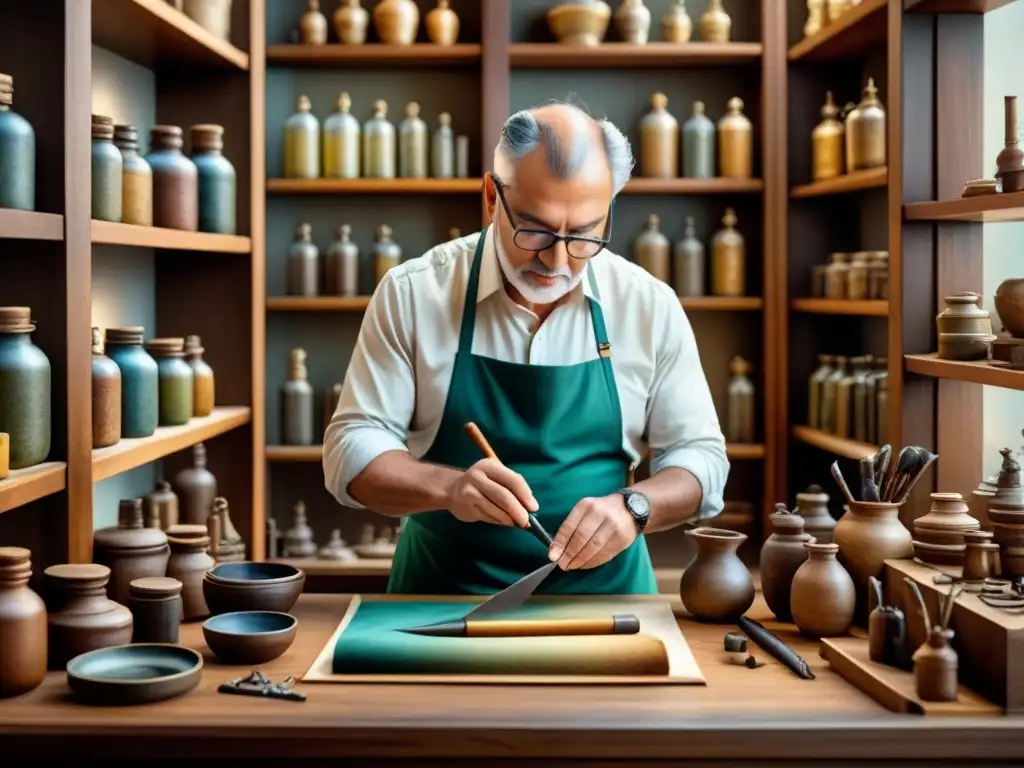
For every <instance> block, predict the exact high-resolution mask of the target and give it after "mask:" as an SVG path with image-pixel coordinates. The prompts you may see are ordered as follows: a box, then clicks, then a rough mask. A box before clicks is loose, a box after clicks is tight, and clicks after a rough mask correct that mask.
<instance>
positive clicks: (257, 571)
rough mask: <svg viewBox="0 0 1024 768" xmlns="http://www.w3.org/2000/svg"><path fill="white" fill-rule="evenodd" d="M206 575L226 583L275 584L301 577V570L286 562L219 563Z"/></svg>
mask: <svg viewBox="0 0 1024 768" xmlns="http://www.w3.org/2000/svg"><path fill="white" fill-rule="evenodd" d="M206 575H207V577H208V578H210V579H213V580H214V581H222V582H224V583H226V584H252V583H254V582H258V583H260V584H277V583H281V582H286V581H293V580H296V579H301V578H302V577H303V573H302V570H301V569H299V568H296V567H295V566H294V565H288V564H287V563H253V562H245V563H221V564H220V565H218V566H217V567H216V568H213V569H211V570H210V571H208V572H207V574H206Z"/></svg>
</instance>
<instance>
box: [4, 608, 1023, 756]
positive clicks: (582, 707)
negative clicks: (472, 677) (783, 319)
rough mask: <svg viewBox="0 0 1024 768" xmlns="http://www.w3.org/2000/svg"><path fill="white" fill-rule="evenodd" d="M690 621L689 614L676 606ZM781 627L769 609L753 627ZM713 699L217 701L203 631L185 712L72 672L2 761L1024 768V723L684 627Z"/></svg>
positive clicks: (793, 639) (42, 698) (43, 697)
mask: <svg viewBox="0 0 1024 768" xmlns="http://www.w3.org/2000/svg"><path fill="white" fill-rule="evenodd" d="M348 599H349V598H348V597H346V596H343V595H303V596H302V597H301V598H300V599H299V602H298V603H297V604H296V606H295V608H294V609H293V613H294V614H295V615H296V616H297V617H298V619H299V623H300V629H299V635H298V637H297V639H296V641H295V644H294V645H293V646H292V648H291V649H290V650H289V651H288V653H286V654H285V655H284V656H282V657H281V658H279V659H277V660H275V661H273V662H270V663H269V664H265V665H263V667H262V669H263V671H265V672H266V673H267V674H268V675H269V676H270V677H271V678H272V679H274V680H282V679H284V678H285V677H287V676H288V675H296V676H301V675H302V674H303V673H304V672H305V670H306V668H307V667H308V666H309V664H310V663H311V662H312V660H313V658H314V657H315V656H316V655H317V653H318V652H319V651H320V650H321V648H322V647H323V646H324V644H325V643H326V642H327V640H328V638H329V637H330V635H331V634H332V632H333V630H334V629H335V628H336V626H337V624H338V621H339V620H340V618H341V616H342V614H343V613H344V611H345V607H346V605H347V604H348ZM677 612H678V605H677ZM748 615H750V616H751V617H753V618H759V619H762V620H763V623H765V625H766V626H768V627H769V628H777V625H773V624H772V623H771V622H770V621H769V616H770V614H768V612H767V609H766V608H765V607H764V604H763V603H762V602H760V597H759V598H758V604H757V605H755V607H754V609H753V610H752V611H751V612H750V613H749V614H748ZM680 626H681V627H682V630H683V633H684V634H685V636H686V638H687V641H688V642H689V644H690V647H691V648H692V649H693V652H694V654H695V656H696V658H697V660H698V662H699V663H700V665H701V667H702V668H703V671H704V674H705V677H706V678H707V686H633V687H626V686H530V687H525V686H479V685H473V686H468V685H463V686H456V685H431V686H426V685H369V684H362V685H333V684H323V683H320V684H300V686H299V688H300V690H302V691H303V692H304V693H306V694H307V695H308V701H306V702H304V703H293V702H285V701H275V700H269V699H257V698H249V697H243V696H227V695H223V694H218V693H217V686H218V685H219V684H220V683H222V682H225V681H227V680H229V679H231V678H234V677H237V676H239V675H241V674H245V673H246V672H248V669H247V668H244V667H242V668H240V667H227V666H223V665H221V664H218V663H217V662H216V661H215V660H214V659H213V657H212V656H211V655H210V654H209V651H208V650H206V649H205V644H204V642H203V639H202V632H201V629H200V626H199V625H198V624H188V625H185V626H183V627H182V636H181V641H182V643H183V644H185V645H188V646H191V647H193V648H196V649H197V650H203V651H204V654H205V666H204V669H203V679H202V681H201V683H200V684H199V687H198V688H196V689H195V690H194V691H192V692H191V693H189V694H187V695H185V696H182V697H180V698H177V699H172V700H169V701H164V702H158V703H155V704H149V705H144V706H139V707H130V708H109V707H108V708H98V707H89V706H85V705H82V704H78V703H76V702H75V701H74V699H73V698H72V697H71V694H70V692H69V690H68V688H67V686H66V684H65V676H64V673H57V672H53V673H50V674H49V676H48V678H47V680H46V682H44V683H43V685H42V686H40V687H39V688H38V689H36V690H35V691H33V692H31V693H28V694H25V695H23V696H20V697H17V698H15V699H9V700H6V701H0V754H3V755H4V762H6V760H8V759H10V758H12V757H22V758H27V757H33V758H42V757H47V756H51V757H58V756H65V757H67V756H84V755H88V756H89V757H91V758H148V760H147V762H153V761H154V760H159V759H167V760H172V759H180V758H217V757H220V758H226V757H235V758H243V757H244V758H249V759H250V762H251V761H252V760H254V759H260V758H263V759H271V758H286V759H288V761H289V762H291V761H292V760H295V759H296V758H318V757H319V758H331V757H333V758H345V757H390V758H395V759H400V760H401V759H405V760H409V759H429V758H434V759H443V760H444V762H445V764H451V763H452V762H453V761H462V760H466V761H474V760H475V761H477V764H479V761H480V760H483V759H495V758H519V759H529V758H548V759H554V758H577V759H589V760H596V761H601V762H602V763H603V764H604V763H608V762H613V761H616V760H628V761H630V762H636V761H639V760H656V759H681V758H690V759H704V760H707V759H737V758H743V757H746V758H759V759H778V760H785V761H787V764H790V763H792V762H793V761H818V760H825V759H829V758H841V759H844V760H845V761H852V760H868V759H880V758H888V759H900V758H902V759H917V760H922V759H931V758H934V759H946V760H956V759H959V760H970V761H971V764H977V763H978V762H979V761H982V760H986V759H988V760H994V759H1002V760H1007V759H1011V758H1021V757H1024V719H1018V718H1005V717H1001V718H989V719H977V720H966V719H964V720H953V719H946V718H944V719H933V718H924V717H916V716H909V715H906V716H901V715H894V714H891V713H889V712H887V711H885V710H883V709H882V708H881V707H880V706H878V705H877V704H875V703H874V701H872V700H871V699H869V698H868V697H866V696H865V695H864V694H862V693H860V692H859V691H858V690H856V689H854V688H852V687H851V686H849V685H848V684H847V683H845V682H844V681H843V680H842V679H841V678H840V677H839V676H838V675H836V674H834V673H833V672H831V671H830V670H829V668H828V665H827V664H826V663H825V662H824V661H822V660H821V659H820V658H819V656H818V653H817V644H816V643H814V642H811V641H808V640H806V639H803V638H801V637H800V636H799V635H797V634H795V633H794V632H792V631H784V630H783V629H778V634H779V635H780V637H782V638H783V639H784V640H785V641H786V642H788V643H789V644H790V645H791V647H793V648H794V649H795V650H797V651H798V652H799V653H800V654H801V655H802V656H803V657H804V658H805V659H806V660H807V661H808V662H810V664H811V666H812V667H813V668H814V671H815V674H816V675H817V679H816V680H813V681H805V680H800V679H798V678H796V677H795V676H794V675H793V674H791V673H790V672H789V671H788V670H787V669H785V668H784V667H782V666H780V665H779V664H777V663H776V662H774V661H773V660H772V659H771V658H770V657H768V656H767V655H766V654H764V653H763V652H759V651H758V650H757V649H755V651H754V653H755V655H756V656H757V657H758V658H759V659H761V660H763V661H765V662H767V665H766V666H764V667H762V668H760V669H754V670H751V669H747V668H745V667H742V666H738V665H732V664H728V663H727V661H726V659H725V658H724V653H723V651H722V638H723V635H724V633H725V632H726V631H727V630H729V629H731V627H727V626H721V625H718V626H715V625H705V624H698V623H696V622H693V621H690V620H689V619H686V618H682V619H680Z"/></svg>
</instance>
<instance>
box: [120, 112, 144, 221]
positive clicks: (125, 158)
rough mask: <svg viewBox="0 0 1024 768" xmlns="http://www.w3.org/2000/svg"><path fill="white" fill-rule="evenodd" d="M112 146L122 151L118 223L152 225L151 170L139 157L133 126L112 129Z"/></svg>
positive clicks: (136, 137) (137, 136)
mask: <svg viewBox="0 0 1024 768" xmlns="http://www.w3.org/2000/svg"><path fill="white" fill-rule="evenodd" d="M114 146H115V147H117V148H118V149H119V150H120V151H121V167H122V169H123V172H122V173H121V221H122V222H124V223H125V224H136V225H138V226H140V227H151V226H153V169H152V168H150V167H149V163H147V162H146V159H145V158H144V157H143V156H142V155H140V154H139V131H138V129H137V128H136V127H135V126H134V125H115V126H114Z"/></svg>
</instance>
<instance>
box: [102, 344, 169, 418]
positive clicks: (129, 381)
mask: <svg viewBox="0 0 1024 768" xmlns="http://www.w3.org/2000/svg"><path fill="white" fill-rule="evenodd" d="M142 335H143V329H142V328H141V327H139V326H133V327H126V328H107V330H106V333H105V339H106V353H107V357H109V358H110V359H111V360H113V361H114V362H115V363H117V367H118V368H119V369H120V371H121V437H122V438H125V437H149V436H150V435H152V434H153V433H154V432H155V431H156V427H157V421H158V418H159V411H158V402H159V399H160V379H159V373H158V371H157V364H156V360H154V359H153V358H152V357H151V356H150V354H149V352H147V351H146V350H145V349H143V347H142Z"/></svg>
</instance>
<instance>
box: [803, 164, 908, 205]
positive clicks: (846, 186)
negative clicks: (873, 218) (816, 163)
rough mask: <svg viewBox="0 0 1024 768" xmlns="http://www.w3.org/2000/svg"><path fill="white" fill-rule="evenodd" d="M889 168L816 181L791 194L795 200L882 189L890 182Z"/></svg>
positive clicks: (873, 169)
mask: <svg viewBox="0 0 1024 768" xmlns="http://www.w3.org/2000/svg"><path fill="white" fill-rule="evenodd" d="M888 171H889V169H888V168H870V169H868V170H866V171H854V172H853V173H847V174H846V175H845V176H837V177H836V178H834V179H826V180H825V181H815V182H812V183H811V184H801V185H800V186H798V187H793V189H792V191H791V192H790V193H789V194H790V197H793V198H804V197H824V196H826V195H846V194H849V193H850V192H860V191H862V190H865V189H881V188H882V187H884V186H885V185H886V184H887V183H888V180H889V172H888Z"/></svg>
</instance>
